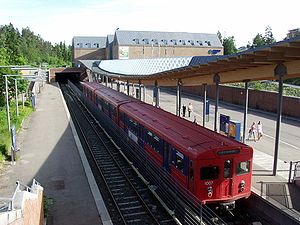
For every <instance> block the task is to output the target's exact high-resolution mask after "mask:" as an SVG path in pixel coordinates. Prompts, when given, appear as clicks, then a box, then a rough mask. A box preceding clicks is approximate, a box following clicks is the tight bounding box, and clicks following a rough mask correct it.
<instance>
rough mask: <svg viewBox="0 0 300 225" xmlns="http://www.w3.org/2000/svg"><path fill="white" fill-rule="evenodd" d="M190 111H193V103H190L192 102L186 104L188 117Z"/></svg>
mask: <svg viewBox="0 0 300 225" xmlns="http://www.w3.org/2000/svg"><path fill="white" fill-rule="evenodd" d="M191 112H193V105H192V103H189V105H188V113H189V117H191Z"/></svg>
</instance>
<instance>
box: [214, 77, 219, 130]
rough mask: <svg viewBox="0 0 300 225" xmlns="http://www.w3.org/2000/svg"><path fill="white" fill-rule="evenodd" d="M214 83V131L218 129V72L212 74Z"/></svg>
mask: <svg viewBox="0 0 300 225" xmlns="http://www.w3.org/2000/svg"><path fill="white" fill-rule="evenodd" d="M214 83H215V84H216V99H215V123H214V131H215V132H217V131H218V109H219V92H220V86H219V84H220V76H219V74H218V73H216V74H215V75H214Z"/></svg>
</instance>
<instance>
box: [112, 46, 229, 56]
mask: <svg viewBox="0 0 300 225" xmlns="http://www.w3.org/2000/svg"><path fill="white" fill-rule="evenodd" d="M119 47H120V46H118V45H114V46H113V59H119ZM128 47H129V50H128V51H129V54H128V56H129V59H138V58H140V59H143V58H164V57H177V56H209V55H210V54H209V53H208V52H209V50H221V51H220V52H219V53H218V54H217V55H223V48H221V47H192V46H167V47H165V46H160V47H158V46H153V47H152V46H128Z"/></svg>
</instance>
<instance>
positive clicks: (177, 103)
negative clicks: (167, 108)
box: [176, 79, 182, 116]
mask: <svg viewBox="0 0 300 225" xmlns="http://www.w3.org/2000/svg"><path fill="white" fill-rule="evenodd" d="M181 85H182V82H181V79H178V80H177V93H176V115H177V116H180V111H181Z"/></svg>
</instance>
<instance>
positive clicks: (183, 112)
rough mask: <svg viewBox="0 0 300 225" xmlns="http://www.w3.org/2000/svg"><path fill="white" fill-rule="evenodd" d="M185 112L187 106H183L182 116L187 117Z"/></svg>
mask: <svg viewBox="0 0 300 225" xmlns="http://www.w3.org/2000/svg"><path fill="white" fill-rule="evenodd" d="M185 112H186V105H185V104H183V105H182V116H183V117H185Z"/></svg>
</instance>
